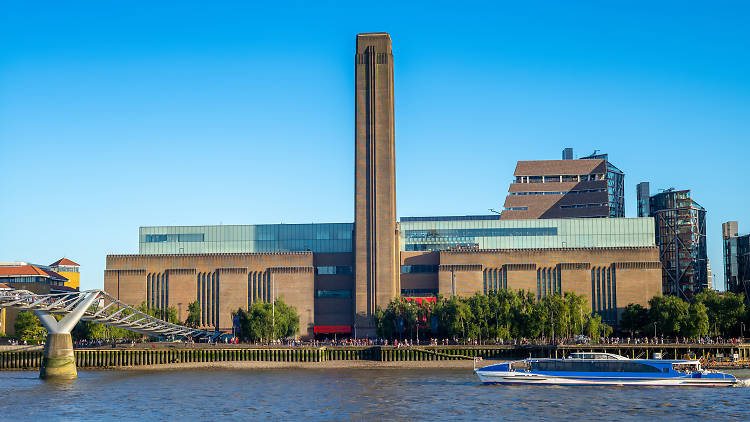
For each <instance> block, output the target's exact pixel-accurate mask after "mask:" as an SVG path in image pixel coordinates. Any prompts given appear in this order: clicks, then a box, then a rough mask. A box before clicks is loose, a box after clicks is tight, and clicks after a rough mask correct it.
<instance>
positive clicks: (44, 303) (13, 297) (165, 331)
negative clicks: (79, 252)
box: [0, 289, 217, 337]
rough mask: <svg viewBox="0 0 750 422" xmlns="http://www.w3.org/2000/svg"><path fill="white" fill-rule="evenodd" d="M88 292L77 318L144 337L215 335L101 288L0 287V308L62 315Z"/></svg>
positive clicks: (73, 307)
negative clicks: (60, 290) (56, 290)
mask: <svg viewBox="0 0 750 422" xmlns="http://www.w3.org/2000/svg"><path fill="white" fill-rule="evenodd" d="M90 295H96V299H95V303H96V305H94V306H90V307H89V308H88V309H87V310H86V311H85V312H84V313H83V316H82V317H81V319H83V320H84V321H92V322H96V323H100V324H105V325H109V326H112V327H118V328H124V329H126V330H130V331H133V332H137V333H140V334H145V335H148V336H180V337H205V336H214V335H216V334H217V333H216V332H215V331H209V330H201V329H197V328H191V327H185V326H182V325H178V324H173V323H170V322H167V321H164V320H161V319H159V318H157V317H154V316H152V315H148V314H147V313H145V312H141V311H139V310H138V309H136V308H134V307H132V306H130V305H128V304H126V303H124V302H121V301H120V300H118V299H117V298H115V297H113V296H112V295H110V294H109V293H107V292H105V291H103V290H85V291H81V292H65V293H50V294H38V293H33V292H30V291H28V290H15V289H14V290H0V307H3V308H16V309H19V310H28V311H42V312H49V313H52V314H62V315H66V314H68V313H70V312H72V310H73V309H75V308H76V307H77V306H78V305H79V304H81V302H83V301H84V300H85V299H87V298H88V297H89V296H90Z"/></svg>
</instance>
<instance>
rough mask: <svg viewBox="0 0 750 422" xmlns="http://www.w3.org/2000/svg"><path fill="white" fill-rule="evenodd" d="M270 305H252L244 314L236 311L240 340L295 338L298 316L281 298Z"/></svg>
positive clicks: (241, 310)
mask: <svg viewBox="0 0 750 422" xmlns="http://www.w3.org/2000/svg"><path fill="white" fill-rule="evenodd" d="M275 308H276V309H275V312H274V304H271V303H254V304H253V305H252V306H251V307H250V309H249V310H248V311H247V312H246V311H244V310H243V309H242V308H240V309H238V310H237V311H236V312H235V313H234V315H237V316H238V317H239V329H240V332H239V337H240V339H242V340H250V341H267V340H275V339H281V338H289V337H293V336H295V335H296V334H297V333H298V332H299V315H298V314H297V310H296V309H294V307H293V306H290V305H288V304H287V303H286V302H284V300H283V299H282V298H279V299H276V304H275Z"/></svg>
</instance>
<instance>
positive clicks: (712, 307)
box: [695, 290, 745, 335]
mask: <svg viewBox="0 0 750 422" xmlns="http://www.w3.org/2000/svg"><path fill="white" fill-rule="evenodd" d="M695 302H701V303H703V304H704V305H706V312H707V314H708V322H709V331H711V332H712V333H713V334H714V335H737V334H739V333H740V329H739V326H740V322H741V321H742V317H743V316H744V313H745V302H744V298H743V297H742V295H738V294H736V293H732V292H727V293H724V294H723V295H720V294H719V293H717V292H716V291H715V290H704V291H702V292H700V293H698V294H697V295H696V296H695ZM711 328H713V330H711Z"/></svg>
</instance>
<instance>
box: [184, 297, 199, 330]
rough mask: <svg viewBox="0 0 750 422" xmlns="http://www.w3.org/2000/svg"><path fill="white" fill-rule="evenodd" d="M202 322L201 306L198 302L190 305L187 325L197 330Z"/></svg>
mask: <svg viewBox="0 0 750 422" xmlns="http://www.w3.org/2000/svg"><path fill="white" fill-rule="evenodd" d="M200 322H201V304H200V303H199V302H198V301H197V300H196V301H195V302H191V303H190V304H189V305H188V316H187V319H186V320H185V325H187V326H188V327H192V328H197V327H198V325H200Z"/></svg>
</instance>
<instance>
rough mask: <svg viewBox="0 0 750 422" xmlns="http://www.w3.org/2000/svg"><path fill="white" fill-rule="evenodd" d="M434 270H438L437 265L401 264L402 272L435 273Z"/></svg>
mask: <svg viewBox="0 0 750 422" xmlns="http://www.w3.org/2000/svg"><path fill="white" fill-rule="evenodd" d="M436 272H438V266H437V265H402V266H401V273H402V274H412V273H436Z"/></svg>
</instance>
